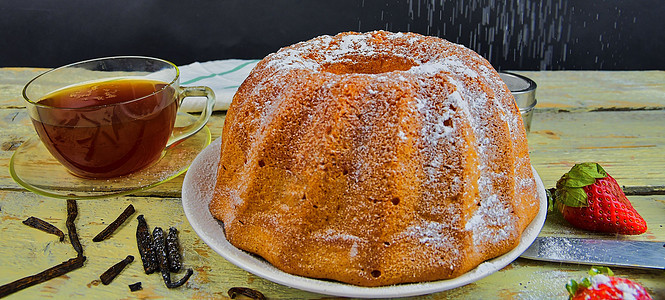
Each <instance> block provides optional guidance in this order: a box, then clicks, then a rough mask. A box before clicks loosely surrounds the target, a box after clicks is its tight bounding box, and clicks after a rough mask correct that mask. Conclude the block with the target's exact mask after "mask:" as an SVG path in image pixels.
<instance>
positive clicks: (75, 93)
mask: <svg viewBox="0 0 665 300" xmlns="http://www.w3.org/2000/svg"><path fill="white" fill-rule="evenodd" d="M179 79H180V76H179V70H178V68H177V67H176V66H175V65H174V64H173V63H171V62H168V61H165V60H161V59H157V58H150V57H137V56H120V57H108V58H99V59H92V60H87V61H83V62H78V63H73V64H70V65H66V66H63V67H60V68H56V69H53V70H50V71H47V72H45V73H43V74H41V75H39V76H37V77H35V78H34V79H32V80H31V81H30V82H29V83H28V84H27V85H26V86H25V88H24V89H23V97H24V98H25V100H26V102H27V106H28V112H29V115H30V118H31V119H32V123H33V125H34V127H35V130H36V131H37V134H38V135H39V138H40V139H41V141H42V143H43V144H44V145H45V146H46V148H47V149H48V151H49V152H50V153H51V154H52V155H53V156H54V157H55V158H56V159H57V160H58V161H59V162H60V163H61V164H62V165H63V166H65V167H66V168H67V169H68V170H69V171H70V172H71V173H73V174H75V175H77V176H81V177H86V178H112V177H118V176H122V175H127V174H130V173H133V172H136V171H138V170H141V169H144V168H146V167H148V166H150V165H151V164H153V163H155V162H156V161H157V160H159V159H160V157H161V156H162V154H163V152H164V150H165V149H168V148H169V147H171V146H173V145H175V144H177V143H179V142H181V141H183V140H184V139H186V138H188V137H189V136H192V135H194V134H195V133H196V132H198V131H199V130H200V129H201V128H203V126H205V124H206V123H207V121H208V119H209V118H210V115H211V114H212V107H213V105H214V101H215V100H214V99H215V96H214V93H213V91H212V90H211V89H210V88H208V87H180V86H179ZM192 96H193V97H206V98H207V105H206V107H205V108H204V110H203V112H202V113H201V115H200V117H199V119H198V120H197V121H196V122H194V123H193V124H191V125H188V126H186V127H183V128H176V127H175V126H174V124H175V120H176V113H177V110H178V108H179V106H180V104H181V102H182V101H183V99H184V98H185V97H192Z"/></svg>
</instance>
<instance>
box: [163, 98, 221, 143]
mask: <svg viewBox="0 0 665 300" xmlns="http://www.w3.org/2000/svg"><path fill="white" fill-rule="evenodd" d="M187 97H206V105H205V106H204V107H203V111H201V116H199V119H198V120H196V122H194V123H192V124H190V125H187V126H184V127H176V128H174V129H173V134H172V135H171V138H170V139H169V141H168V143H166V149H168V148H170V147H172V146H174V145H177V144H178V143H179V142H181V141H182V140H184V139H186V138H188V137H190V136H192V135H194V134H196V133H197V132H199V130H201V128H203V126H205V125H206V123H208V120H209V119H210V115H212V108H213V106H214V105H215V92H213V91H212V89H211V88H209V87H207V86H191V87H180V94H179V95H178V99H177V101H178V107H180V104H182V101H183V100H184V99H185V98H187Z"/></svg>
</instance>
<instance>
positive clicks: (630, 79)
mask: <svg viewBox="0 0 665 300" xmlns="http://www.w3.org/2000/svg"><path fill="white" fill-rule="evenodd" d="M46 70H47V69H43V68H0V107H23V106H24V105H23V99H22V97H21V91H22V89H23V86H24V85H25V84H26V83H27V82H28V81H30V79H32V78H33V77H35V76H37V75H39V74H40V73H42V72H44V71H46ZM513 72H514V73H518V74H521V75H524V76H527V77H529V78H531V79H532V80H534V81H535V82H536V83H537V84H538V89H537V91H536V97H537V99H538V106H537V107H536V109H541V110H542V109H568V110H576V109H585V110H591V109H596V108H608V107H613V108H654V107H656V108H663V107H665V84H663V82H665V71H513Z"/></svg>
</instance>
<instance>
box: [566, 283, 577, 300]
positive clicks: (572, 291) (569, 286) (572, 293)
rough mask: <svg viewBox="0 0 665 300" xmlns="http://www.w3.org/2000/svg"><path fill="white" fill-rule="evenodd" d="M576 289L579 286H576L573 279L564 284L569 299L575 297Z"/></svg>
mask: <svg viewBox="0 0 665 300" xmlns="http://www.w3.org/2000/svg"><path fill="white" fill-rule="evenodd" d="M578 288H579V286H578V285H577V281H575V279H571V280H570V281H568V283H566V290H567V291H568V294H570V296H571V297H572V296H575V294H576V293H577V289H578Z"/></svg>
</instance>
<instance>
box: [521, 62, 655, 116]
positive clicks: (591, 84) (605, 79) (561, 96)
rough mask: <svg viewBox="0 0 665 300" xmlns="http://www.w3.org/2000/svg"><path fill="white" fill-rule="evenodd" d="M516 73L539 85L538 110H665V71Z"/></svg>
mask: <svg viewBox="0 0 665 300" xmlns="http://www.w3.org/2000/svg"><path fill="white" fill-rule="evenodd" d="M515 73H518V74H521V75H524V76H526V77H529V78H531V79H532V80H533V81H535V82H536V84H537V85H538V88H537V89H536V99H537V100H538V105H537V106H536V109H537V110H543V109H554V110H558V109H565V110H594V109H598V108H616V109H625V108H631V109H635V108H650V109H653V108H658V109H663V108H664V107H665V71H618V72H617V71H547V72H526V71H516V72H515Z"/></svg>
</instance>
